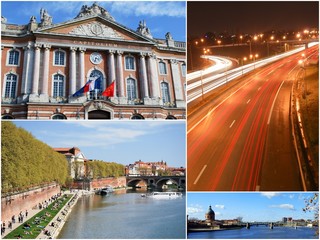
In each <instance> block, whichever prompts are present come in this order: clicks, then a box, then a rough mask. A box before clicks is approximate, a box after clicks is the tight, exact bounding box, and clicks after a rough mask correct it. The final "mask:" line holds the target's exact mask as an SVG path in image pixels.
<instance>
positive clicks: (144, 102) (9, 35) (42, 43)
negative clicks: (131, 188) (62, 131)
mask: <svg viewBox="0 0 320 240" xmlns="http://www.w3.org/2000/svg"><path fill="white" fill-rule="evenodd" d="M128 4H130V2H128ZM18 11H19V9H17V14H19V12H18ZM49 12H50V9H49V11H47V10H46V9H41V10H40V22H38V21H37V20H36V17H35V16H32V17H31V18H30V21H29V23H28V24H26V25H14V24H9V23H7V20H6V19H5V18H4V17H2V18H1V38H2V41H1V49H2V53H1V54H2V55H1V57H2V62H1V69H2V85H1V86H2V93H1V94H2V98H1V103H2V109H1V116H2V119H41V120H46V119H185V107H186V104H185V102H186V96H185V79H186V58H185V55H186V49H185V45H186V44H185V42H179V41H175V40H174V38H173V36H172V35H171V33H169V32H168V33H167V34H166V35H165V36H164V39H156V38H153V36H152V33H151V30H150V29H149V28H148V27H147V25H146V22H145V21H140V23H137V26H138V27H137V29H136V30H131V29H129V28H127V27H126V26H124V25H122V24H120V23H118V22H116V20H115V19H114V18H113V17H112V16H111V15H110V13H109V12H108V11H107V10H106V9H104V8H103V7H101V6H99V5H98V4H97V3H93V5H92V6H87V5H83V6H82V8H81V9H80V11H79V13H78V15H77V16H75V18H74V19H71V20H68V21H65V22H62V23H53V19H52V17H51V16H50V14H49ZM90 83H91V84H90ZM93 83H95V84H93ZM85 85H86V86H87V87H88V88H86V89H85V90H83V91H82V93H79V94H77V95H74V94H75V93H76V92H77V91H78V90H79V89H81V88H82V87H84V86H85ZM89 85H90V87H89ZM110 86H114V87H113V88H110ZM108 87H109V88H108ZM105 89H109V94H108V96H103V95H102V93H103V92H104V90H105Z"/></svg>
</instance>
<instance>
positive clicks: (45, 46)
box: [43, 44, 51, 50]
mask: <svg viewBox="0 0 320 240" xmlns="http://www.w3.org/2000/svg"><path fill="white" fill-rule="evenodd" d="M43 47H44V48H45V49H46V50H48V49H50V48H51V45H49V44H44V45H43Z"/></svg>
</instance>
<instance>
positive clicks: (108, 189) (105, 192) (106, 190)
mask: <svg viewBox="0 0 320 240" xmlns="http://www.w3.org/2000/svg"><path fill="white" fill-rule="evenodd" d="M112 192H114V190H113V188H112V187H105V188H101V189H99V190H98V191H97V194H99V195H108V194H109V193H112Z"/></svg>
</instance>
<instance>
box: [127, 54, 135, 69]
mask: <svg viewBox="0 0 320 240" xmlns="http://www.w3.org/2000/svg"><path fill="white" fill-rule="evenodd" d="M125 63H126V64H125V66H126V70H135V66H134V57H132V56H126V57H125Z"/></svg>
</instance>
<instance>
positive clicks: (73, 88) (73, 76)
mask: <svg viewBox="0 0 320 240" xmlns="http://www.w3.org/2000/svg"><path fill="white" fill-rule="evenodd" d="M69 69H70V70H69V71H70V73H69V95H72V94H74V93H75V92H76V48H75V47H70V67H69Z"/></svg>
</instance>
